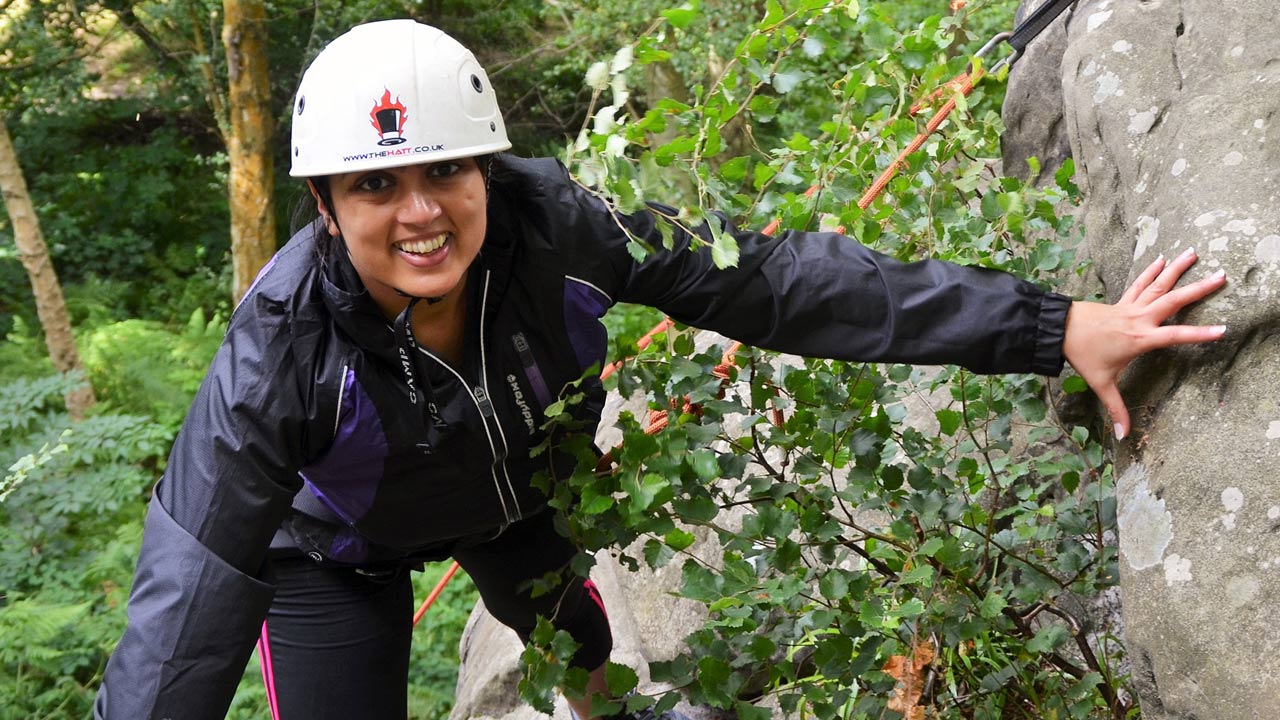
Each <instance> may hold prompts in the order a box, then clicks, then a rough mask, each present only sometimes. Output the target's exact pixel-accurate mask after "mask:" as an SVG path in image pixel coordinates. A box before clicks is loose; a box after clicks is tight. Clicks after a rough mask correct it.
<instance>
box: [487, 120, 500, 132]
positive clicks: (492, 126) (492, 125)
mask: <svg viewBox="0 0 1280 720" xmlns="http://www.w3.org/2000/svg"><path fill="white" fill-rule="evenodd" d="M489 132H498V124H497V123H495V122H493V121H492V120H490V121H489Z"/></svg>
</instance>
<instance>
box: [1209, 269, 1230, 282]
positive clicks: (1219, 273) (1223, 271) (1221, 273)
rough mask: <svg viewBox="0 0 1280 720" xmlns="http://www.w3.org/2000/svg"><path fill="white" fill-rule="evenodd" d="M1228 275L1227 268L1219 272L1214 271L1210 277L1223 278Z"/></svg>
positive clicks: (1214, 278) (1213, 278)
mask: <svg viewBox="0 0 1280 720" xmlns="http://www.w3.org/2000/svg"><path fill="white" fill-rule="evenodd" d="M1226 276H1227V271H1226V270H1219V271H1218V272H1216V273H1214V274H1212V275H1210V276H1209V279H1210V280H1221V279H1222V278H1224V277H1226Z"/></svg>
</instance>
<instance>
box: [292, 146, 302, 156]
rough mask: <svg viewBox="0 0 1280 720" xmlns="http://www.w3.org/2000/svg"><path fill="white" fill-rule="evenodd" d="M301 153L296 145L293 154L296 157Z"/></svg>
mask: <svg viewBox="0 0 1280 720" xmlns="http://www.w3.org/2000/svg"><path fill="white" fill-rule="evenodd" d="M300 154H301V153H300V152H299V151H298V148H296V147H295V148H294V149H293V156H294V157H298V155H300Z"/></svg>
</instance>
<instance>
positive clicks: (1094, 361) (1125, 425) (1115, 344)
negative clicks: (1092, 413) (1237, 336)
mask: <svg viewBox="0 0 1280 720" xmlns="http://www.w3.org/2000/svg"><path fill="white" fill-rule="evenodd" d="M1196 259H1197V258H1196V253H1195V250H1194V249H1191V248H1188V249H1187V250H1186V251H1185V252H1183V253H1182V254H1181V255H1179V256H1178V257H1177V258H1176V259H1174V260H1173V261H1172V262H1169V261H1166V260H1165V258H1164V256H1163V255H1161V256H1160V257H1158V258H1156V260H1155V262H1153V263H1151V264H1150V265H1148V266H1147V268H1146V269H1145V270H1143V271H1142V274H1141V275H1139V276H1138V278H1137V279H1136V280H1134V281H1133V284H1132V285H1130V286H1129V289H1128V290H1125V293H1124V295H1123V296H1121V298H1120V300H1119V301H1118V302H1117V303H1116V304H1114V305H1106V304H1103V303H1091V302H1074V303H1072V304H1071V309H1070V310H1069V311H1068V312H1067V327H1066V333H1065V338H1064V339H1063V342H1062V352H1063V355H1065V356H1066V358H1067V362H1069V363H1071V367H1072V368H1074V369H1075V371H1076V372H1077V373H1079V375H1080V377H1081V378H1083V379H1084V381H1085V382H1086V383H1088V384H1089V387H1090V388H1092V389H1093V391H1094V393H1096V394H1097V396H1098V399H1099V400H1101V401H1102V404H1103V406H1104V407H1105V408H1106V409H1107V413H1108V414H1109V415H1110V416H1111V421H1112V422H1113V423H1114V426H1115V433H1116V439H1119V440H1122V439H1124V438H1125V437H1127V436H1128V435H1129V427H1130V425H1129V411H1128V409H1127V408H1126V407H1125V404H1124V399H1123V398H1122V397H1121V396H1120V388H1119V387H1118V386H1117V384H1116V383H1117V381H1118V380H1119V378H1120V374H1121V373H1123V372H1124V369H1125V368H1126V367H1128V366H1129V363H1130V362H1132V361H1133V360H1134V358H1136V357H1138V356H1139V355H1141V354H1143V353H1146V352H1150V351H1151V350H1156V349H1159V348H1166V347H1171V346H1174V345H1192V344H1196V343H1205V342H1212V341H1214V340H1217V339H1219V338H1221V337H1222V336H1223V335H1224V334H1225V333H1226V331H1227V328H1226V326H1225V325H1165V324H1164V322H1165V321H1166V320H1168V319H1169V318H1170V317H1172V316H1173V315H1174V314H1176V313H1178V312H1179V311H1180V310H1182V309H1183V308H1185V307H1186V306H1188V305H1190V304H1191V303H1194V302H1196V301H1198V300H1201V299H1203V298H1204V297H1206V296H1207V295H1209V294H1210V293H1212V292H1214V291H1216V290H1217V289H1219V288H1221V287H1222V286H1223V285H1225V284H1226V282H1227V280H1226V273H1225V272H1223V271H1218V272H1216V273H1214V274H1213V275H1210V276H1209V277H1207V278H1205V279H1203V280H1199V281H1197V282H1194V283H1191V284H1190V285H1187V286H1186V287H1181V288H1178V289H1176V290H1175V289H1174V285H1175V284H1177V282H1178V280H1179V279H1180V278H1181V277H1182V275H1183V273H1185V272H1186V271H1187V269H1188V268H1190V267H1191V266H1192V265H1193V264H1194V263H1195V262H1196Z"/></svg>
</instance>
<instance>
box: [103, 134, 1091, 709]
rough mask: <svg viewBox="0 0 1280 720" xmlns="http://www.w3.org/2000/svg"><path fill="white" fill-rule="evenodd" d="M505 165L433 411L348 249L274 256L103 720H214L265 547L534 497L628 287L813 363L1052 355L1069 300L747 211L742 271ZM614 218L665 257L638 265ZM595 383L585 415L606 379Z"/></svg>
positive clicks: (263, 605) (215, 389)
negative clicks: (417, 396) (776, 225)
mask: <svg viewBox="0 0 1280 720" xmlns="http://www.w3.org/2000/svg"><path fill="white" fill-rule="evenodd" d="M501 164H502V165H503V166H505V168H506V171H505V173H504V174H503V175H505V176H497V177H495V179H494V186H493V191H492V193H491V201H490V208H489V232H488V236H487V238H486V240H485V245H484V248H483V251H482V253H481V255H480V256H479V258H478V260H477V261H476V263H475V264H474V266H473V268H472V270H471V273H472V274H471V276H470V277H469V280H468V287H469V289H470V291H471V292H472V293H473V295H471V296H470V298H469V306H468V307H469V310H468V317H469V323H470V325H469V327H468V330H467V336H468V339H467V343H468V344H467V347H468V350H467V353H468V354H467V356H466V358H465V360H464V362H463V363H462V364H461V366H460V367H454V366H451V365H450V364H449V363H447V362H445V361H443V360H442V359H440V358H438V357H435V356H434V355H432V354H431V353H430V352H428V351H426V350H425V349H424V350H420V351H419V353H420V357H418V358H416V359H415V360H413V361H414V362H415V365H414V367H416V369H417V377H418V378H419V379H418V380H417V382H418V383H419V384H421V383H423V382H424V381H425V382H427V383H429V384H430V390H431V391H432V392H431V394H432V395H433V396H434V400H435V403H436V407H437V409H438V418H436V420H435V421H433V419H432V417H431V415H430V413H427V412H426V411H425V409H424V408H425V403H422V402H419V403H417V404H414V403H412V402H411V401H410V395H411V394H414V393H418V392H422V390H423V389H422V388H414V387H410V385H409V384H408V383H407V382H406V375H405V373H404V371H403V368H402V364H401V363H402V348H403V347H404V343H402V342H398V341H397V339H396V337H395V336H394V333H393V331H392V328H391V324H390V323H389V322H388V321H387V319H386V318H385V317H384V316H383V315H382V314H381V312H380V311H379V310H378V308H377V306H376V305H375V304H374V303H373V302H372V300H371V299H370V298H369V297H368V295H367V294H366V293H365V292H364V290H363V288H362V286H361V284H360V281H359V279H358V277H356V276H355V274H354V271H353V270H352V268H351V267H350V265H349V264H348V263H347V262H346V260H345V257H344V255H343V253H340V252H339V253H332V258H331V259H330V261H329V262H328V263H327V264H325V263H321V262H319V261H318V259H317V248H316V243H315V239H314V238H313V237H312V234H311V232H310V230H304V231H303V232H301V233H299V234H298V235H297V236H295V237H294V238H293V239H292V240H290V242H289V243H288V244H287V245H286V246H285V247H284V248H283V249H282V250H280V252H279V253H277V254H276V256H275V258H274V259H273V260H272V262H271V263H270V264H269V265H268V267H267V268H265V269H264V270H263V272H262V273H261V275H260V276H259V278H258V280H257V281H256V282H255V284H254V286H253V287H252V288H251V289H250V291H249V292H248V293H247V295H246V296H245V298H244V300H243V301H242V302H241V304H240V306H239V307H238V308H237V310H236V312H235V314H234V315H233V316H232V318H231V324H230V327H229V329H228V332H227V336H226V339H225V340H224V341H223V344H222V347H221V349H220V350H219V351H218V353H217V355H216V357H215V358H214V360H213V364H212V366H211V367H210V369H209V373H208V376H207V377H206V378H205V381H204V384H203V385H202V387H201V389H200V392H199V394H198V395H197V396H196V399H195V402H194V404H193V405H192V407H191V410H190V412H189V414H188V416H187V419H186V422H185V424H184V425H183V428H182V431H181V432H180V433H179V435H178V438H177V441H176V443H175V445H174V447H173V451H172V454H171V456H170V460H169V464H168V466H167V469H166V471H165V474H164V477H163V478H162V479H161V481H160V483H159V484H158V485H157V488H156V494H155V499H154V500H153V502H152V504H151V508H150V512H149V514H148V517H147V522H146V529H145V534H144V538H143V544H142V552H141V556H140V558H139V560H138V570H137V576H136V578H135V581H134V587H133V591H132V594H131V596H130V599H129V609H128V614H129V627H128V629H127V630H126V632H125V635H124V637H123V638H122V640H121V641H120V644H119V646H118V647H117V648H116V651H115V653H114V655H113V656H112V658H111V661H110V663H109V665H108V667H107V670H106V674H105V677H104V679H103V685H102V688H101V690H100V692H99V695H98V700H97V705H96V708H95V714H96V715H97V716H99V717H107V718H122V719H123V718H128V719H131V720H132V719H136V718H151V717H154V718H164V717H174V718H178V717H181V718H197V717H199V718H204V717H210V718H216V717H222V716H223V715H224V714H225V711H226V707H227V706H228V704H229V702H230V700H231V697H232V694H233V692H234V690H235V687H236V684H237V682H238V680H239V678H240V676H241V674H242V672H243V668H244V665H245V663H246V661H247V659H248V655H249V653H250V651H251V649H252V647H253V643H254V638H255V637H256V635H257V632H258V630H259V628H260V626H261V623H262V621H263V618H264V617H265V615H266V612H267V609H268V607H269V605H270V603H271V597H272V592H273V588H272V585H271V584H270V581H271V578H270V569H269V568H270V564H269V562H267V560H268V558H269V554H270V552H271V550H270V548H272V547H275V548H277V551H281V550H280V549H281V548H290V547H293V548H300V549H301V550H303V551H304V552H307V553H310V554H313V555H315V556H317V557H324V558H327V559H328V560H329V561H332V562H346V563H352V564H376V563H380V562H385V561H395V560H396V559H397V558H422V557H428V556H441V555H447V554H448V552H449V549H450V547H451V544H453V543H457V542H470V541H473V539H474V538H477V537H480V538H483V537H488V536H491V535H492V534H493V533H495V532H499V531H500V530H501V528H503V527H504V526H505V525H506V524H508V523H512V522H517V521H519V520H520V518H522V517H525V516H528V515H530V514H531V513H534V512H537V511H539V510H540V509H541V508H542V507H543V505H544V499H543V496H542V494H541V493H540V492H539V491H537V490H535V489H533V488H531V487H530V482H529V481H530V478H531V476H532V475H533V474H534V473H536V472H538V471H539V470H545V469H546V465H547V462H548V461H547V459H546V458H547V455H546V454H542V455H539V456H538V457H534V458H531V457H530V454H529V452H528V451H529V448H530V447H531V446H532V445H534V444H536V443H538V442H539V441H541V440H542V438H541V437H540V433H541V432H542V431H541V430H540V425H541V421H542V417H543V413H542V410H543V408H544V407H546V405H547V404H548V403H549V402H551V401H552V400H554V399H555V397H556V394H557V392H558V391H559V390H560V389H561V388H562V387H563V386H564V385H565V384H566V383H569V382H572V381H575V380H578V379H579V378H580V377H582V376H583V374H584V372H585V371H586V370H588V369H590V368H592V367H593V366H598V365H599V364H600V363H601V362H602V361H603V359H604V354H605V345H606V337H605V331H604V328H603V326H601V324H600V323H599V318H600V317H601V316H602V315H603V314H604V313H605V311H606V310H607V309H608V308H609V307H610V306H611V305H613V304H614V303H615V302H630V303H641V304H645V305H651V306H653V307H656V308H658V309H660V310H662V311H663V312H665V313H667V314H668V315H669V316H671V317H673V318H675V319H676V320H679V321H680V322H683V323H687V324H689V325H692V326H696V327H702V328H709V329H712V330H716V331H718V332H720V333H722V334H724V335H727V336H729V337H732V338H735V339H738V340H742V341H744V342H746V343H748V344H750V345H754V346H757V347H762V348H769V349H775V350H782V351H787V352H790V353H796V354H801V355H812V356H822V357H830V358H839V359H850V360H864V361H899V362H911V363H951V364H959V365H963V366H965V367H968V368H970V369H972V370H974V371H977V372H984V373H994V372H1037V373H1042V374H1051V375H1053V374H1057V373H1058V372H1059V371H1060V370H1061V367H1062V362H1063V360H1062V353H1061V345H1062V337H1063V329H1064V324H1065V318H1066V312H1067V308H1068V306H1069V301H1068V300H1067V299H1066V298H1064V297H1062V296H1059V295H1054V294H1052V293H1045V292H1042V291H1041V290H1039V289H1038V288H1036V287H1035V286H1033V285H1031V284H1030V283H1027V282H1024V281H1022V280H1018V279H1016V278H1014V277H1011V276H1009V275H1006V274H1003V273H999V272H993V271H988V270H982V269H975V268H963V267H958V266H955V265H950V264H947V263H942V262H937V261H924V262H917V263H911V264H903V263H900V262H896V261H894V260H891V259H889V258H886V257H884V256H882V255H879V254H876V253H874V252H872V251H870V250H867V249H866V248H864V247H862V246H860V245H859V244H858V243H856V242H854V241H853V240H850V239H849V238H846V237H843V236H840V235H837V234H833V233H794V232H790V233H784V234H782V235H779V236H777V237H768V236H764V235H760V234H756V233H751V232H738V231H736V230H733V229H732V228H727V229H728V230H730V231H731V232H733V233H734V235H735V236H736V238H737V242H738V245H739V248H740V253H741V256H740V260H739V263H738V266H737V267H736V268H732V269H727V270H717V269H716V268H715V267H714V265H713V264H712V262H711V259H710V253H709V252H707V251H705V250H703V251H698V252H690V251H688V249H687V248H688V237H687V236H684V235H682V234H681V233H680V232H679V231H677V232H676V234H675V238H676V248H675V249H674V250H672V251H665V250H662V249H661V247H662V240H661V234H660V232H659V229H658V227H657V223H658V222H661V221H660V220H659V219H657V217H656V216H655V214H653V213H651V212H640V213H637V214H634V215H630V216H624V217H619V216H616V215H614V214H612V213H611V212H610V211H609V210H608V209H607V208H606V206H605V205H604V204H603V203H602V202H601V201H599V200H598V199H597V198H596V197H595V196H594V195H593V194H592V193H590V192H589V191H587V190H585V189H583V188H582V187H580V186H578V185H576V184H575V183H573V182H572V181H571V180H570V178H569V177H568V175H567V173H566V172H565V170H564V168H563V167H561V166H560V165H559V164H558V163H556V162H555V161H552V160H519V159H514V158H503V159H502V162H501ZM714 221H720V220H719V219H718V218H717V219H716V220H714ZM619 223H621V224H623V225H625V226H626V227H628V228H629V229H630V230H631V231H632V232H634V233H635V234H637V235H638V236H640V237H642V238H645V239H646V240H648V241H649V243H650V244H651V245H653V246H654V247H656V248H658V249H657V251H656V252H653V253H651V254H650V255H649V256H648V257H647V258H646V259H645V260H644V261H643V262H636V261H635V260H634V259H633V258H632V256H631V255H630V254H629V253H628V251H627V247H626V246H627V236H626V234H625V233H624V232H623V231H622V230H621V229H620V228H619ZM704 231H705V229H704ZM322 267H323V268H324V269H323V270H322ZM588 396H589V402H588V403H586V405H584V406H583V407H582V408H580V409H579V410H578V412H579V414H580V415H581V417H580V419H581V420H583V421H585V422H586V423H587V429H588V431H590V430H591V429H592V428H594V426H595V424H596V423H597V422H598V419H599V417H598V414H599V409H600V408H601V407H602V405H603V399H604V392H603V389H602V388H601V386H600V384H599V382H598V381H594V382H588ZM428 436H430V438H429V439H430V446H429V447H428V446H427V444H426V443H427V440H428ZM300 490H301V492H299V491H300Z"/></svg>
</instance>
